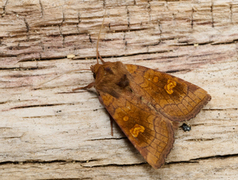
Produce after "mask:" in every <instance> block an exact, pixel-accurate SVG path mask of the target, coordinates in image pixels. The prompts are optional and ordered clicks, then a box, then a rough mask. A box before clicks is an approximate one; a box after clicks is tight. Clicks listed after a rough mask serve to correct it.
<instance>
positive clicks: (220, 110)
mask: <svg viewBox="0 0 238 180" xmlns="http://www.w3.org/2000/svg"><path fill="white" fill-rule="evenodd" d="M105 9H106V13H105ZM104 14H106V15H105V22H104V28H103V30H102V33H101V40H100V43H99V51H100V54H101V55H102V57H103V59H104V60H105V61H111V62H114V61H122V62H123V63H125V64H137V65H143V66H146V67H149V68H153V69H157V70H160V71H163V72H170V73H171V74H172V75H175V76H178V77H180V78H183V79H185V80H187V81H189V82H191V83H194V84H196V85H198V86H200V87H202V88H204V89H205V90H207V91H208V92H209V94H211V96H212V100H211V101H210V102H209V103H208V104H207V105H206V106H205V107H204V108H203V110H202V111H201V112H200V113H199V114H198V115H197V116H196V117H195V118H194V119H192V120H190V121H187V122H186V123H187V124H189V125H190V126H191V127H192V130H191V131H189V132H184V131H183V130H182V129H181V128H179V129H178V130H177V131H176V132H175V138H176V140H175V143H174V147H173V149H172V151H171V153H170V154H169V156H168V158H167V159H166V163H167V164H165V165H164V166H163V167H162V168H160V169H159V170H154V169H152V167H150V166H149V165H148V164H147V163H146V162H145V160H143V158H142V156H141V155H140V154H139V153H138V152H137V150H136V149H135V148H134V147H133V146H132V144H130V142H129V141H128V140H127V139H126V137H125V135H123V133H122V132H121V131H120V129H119V128H118V127H117V126H114V136H111V127H110V121H109V116H108V115H107V113H106V111H105V109H104V108H103V106H102V105H101V104H100V103H99V101H98V98H97V95H96V94H95V93H93V92H88V91H79V92H77V93H76V92H74V93H73V92H72V89H74V88H76V87H82V86H85V85H87V84H89V83H90V82H92V81H93V77H92V73H91V71H90V70H89V68H90V66H91V65H93V64H95V63H96V59H95V56H96V42H97V38H98V33H99V30H100V26H101V23H102V19H103V16H104ZM0 15H1V18H0V94H1V99H0V112H1V120H0V147H1V148H0V174H1V179H40V178H45V179H49V178H52V179H53V178H89V179H115V178H120V179H133V178H134V179H177V178H182V179H235V178H237V174H238V170H237V166H238V159H237V154H238V139H237V134H238V133H237V131H238V121H237V120H238V118H237V117H238V111H237V108H238V103H237V99H238V91H237V89H238V73H237V72H238V61H237V49H238V48H237V39H238V1H232V0H230V1H225V0H221V1H212V2H211V1H209V2H207V1H170V2H168V1H167V2H166V1H156V2H155V1H151V2H145V1H110V2H109V1H90V2H88V1H75V0H71V1H58V0H57V1H56V0H52V1H43V0H39V1H38V0H31V1H27V0H25V1H10V0H8V1H1V2H0ZM71 54H73V55H75V57H74V58H73V59H67V55H71ZM75 70H78V71H75ZM68 71H72V72H71V73H68ZM57 76H59V77H58V78H56V79H53V78H55V77H57ZM52 79H53V80H52ZM49 80H51V81H49ZM48 81H49V82H48Z"/></svg>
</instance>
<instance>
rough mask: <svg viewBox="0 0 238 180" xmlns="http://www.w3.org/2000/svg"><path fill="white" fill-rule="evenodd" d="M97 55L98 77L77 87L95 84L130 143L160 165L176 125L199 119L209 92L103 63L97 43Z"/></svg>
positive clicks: (147, 71)
mask: <svg viewBox="0 0 238 180" xmlns="http://www.w3.org/2000/svg"><path fill="white" fill-rule="evenodd" d="M102 26H103V23H102ZM102 26H101V29H102ZM101 29H100V32H99V37H98V41H99V39H100V33H101ZM96 55H97V64H95V65H93V66H91V70H92V72H93V76H94V78H95V81H94V82H92V83H90V84H89V85H87V86H85V87H81V88H76V89H74V90H79V89H88V88H91V87H94V88H95V89H96V91H97V93H98V97H99V101H100V102H101V103H102V104H103V105H104V107H105V108H106V110H107V112H108V113H109V114H110V116H111V117H112V118H113V119H114V120H115V121H116V123H117V124H118V125H119V127H120V128H121V130H122V131H123V132H124V133H125V135H126V136H127V137H128V139H129V140H130V141H131V143H132V144H133V145H134V146H135V147H136V149H137V150H138V151H139V152H140V153H141V155H142V156H143V157H144V159H145V160H146V161H147V162H148V163H149V164H150V165H151V166H152V167H153V168H155V169H157V168H159V167H160V166H162V165H163V164H164V162H165V158H166V157H167V155H168V154H169V152H170V150H171V148H172V146H173V143H174V126H173V124H176V122H181V121H185V120H189V119H191V118H193V117H195V116H196V114H198V113H199V111H200V110H201V109H202V107H203V106H204V105H206V104H207V103H208V101H210V100H211V96H210V95H209V94H208V93H207V92H206V91H205V90H203V89H202V88H200V87H198V86H196V85H194V84H191V83H189V82H187V81H184V80H182V79H180V78H177V77H175V76H172V75H169V74H166V73H163V72H159V71H156V70H153V69H150V68H146V67H143V66H138V65H132V64H123V63H122V62H120V61H118V62H105V61H103V60H102V58H101V56H100V55H99V52H98V42H97V50H96ZM98 57H99V58H100V60H101V62H102V64H99V62H98Z"/></svg>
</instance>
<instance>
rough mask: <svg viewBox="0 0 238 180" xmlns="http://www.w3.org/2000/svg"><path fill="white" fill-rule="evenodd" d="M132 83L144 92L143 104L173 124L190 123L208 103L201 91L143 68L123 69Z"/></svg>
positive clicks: (178, 80)
mask: <svg viewBox="0 0 238 180" xmlns="http://www.w3.org/2000/svg"><path fill="white" fill-rule="evenodd" d="M126 67H127V70H128V71H129V72H130V74H131V76H133V79H134V81H135V82H136V83H137V84H138V85H139V86H140V87H141V88H142V89H143V91H144V92H146V93H144V96H145V98H144V99H145V101H148V103H150V104H151V106H153V107H154V108H155V109H156V111H158V112H160V113H161V114H163V115H164V116H165V117H167V118H168V119H170V120H172V121H184V120H189V119H191V118H193V117H195V116H196V114H197V113H199V112H200V110H201V109H202V107H203V106H204V105H206V104H207V103H208V101H210V100H211V96H210V95H209V94H208V93H207V92H206V91H205V90H204V89H202V88H200V87H198V86H196V85H194V84H192V83H189V82H187V81H184V80H183V79H180V78H177V77H175V76H172V75H169V74H167V73H163V72H159V71H155V70H153V69H149V68H146V67H143V66H137V65H132V64H127V65H126Z"/></svg>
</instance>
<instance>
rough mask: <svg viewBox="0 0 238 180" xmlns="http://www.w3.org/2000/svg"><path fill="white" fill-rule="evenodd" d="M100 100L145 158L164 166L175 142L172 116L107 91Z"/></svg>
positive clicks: (150, 162)
mask: <svg viewBox="0 0 238 180" xmlns="http://www.w3.org/2000/svg"><path fill="white" fill-rule="evenodd" d="M100 99H101V101H102V103H103V104H104V106H105V108H106V109H107V111H108V112H109V114H110V115H111V116H112V118H113V119H114V120H115V121H116V123H117V124H118V126H119V127H120V128H121V130H122V131H123V132H124V134H125V135H126V136H127V137H128V139H129V140H130V141H131V143H132V144H133V145H134V147H135V148H136V149H137V150H138V151H139V152H140V153H141V155H142V156H143V157H144V159H145V160H146V161H147V162H148V163H149V164H150V165H151V166H152V167H153V168H155V169H157V168H159V167H160V166H161V165H163V164H164V162H165V158H166V157H167V155H168V154H169V152H170V150H171V148H172V146H173V143H174V132H173V127H172V125H171V123H170V122H169V121H168V119H166V118H164V117H163V116H156V115H155V114H154V113H152V112H150V111H149V110H148V109H147V108H145V107H143V105H141V104H135V101H133V100H130V99H125V98H123V97H119V98H115V97H113V96H111V95H110V94H107V93H103V92H100ZM145 109H146V110H145Z"/></svg>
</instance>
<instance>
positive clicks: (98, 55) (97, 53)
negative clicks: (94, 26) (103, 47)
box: [96, 10, 106, 64]
mask: <svg viewBox="0 0 238 180" xmlns="http://www.w3.org/2000/svg"><path fill="white" fill-rule="evenodd" d="M105 14H106V10H105V13H104V15H103V20H102V25H101V28H100V31H99V34H98V40H97V48H96V55H97V64H99V62H98V57H99V58H100V60H101V61H102V63H104V61H103V60H102V57H101V56H100V54H99V52H98V44H99V40H100V34H101V31H102V28H103V23H104V19H105Z"/></svg>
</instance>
